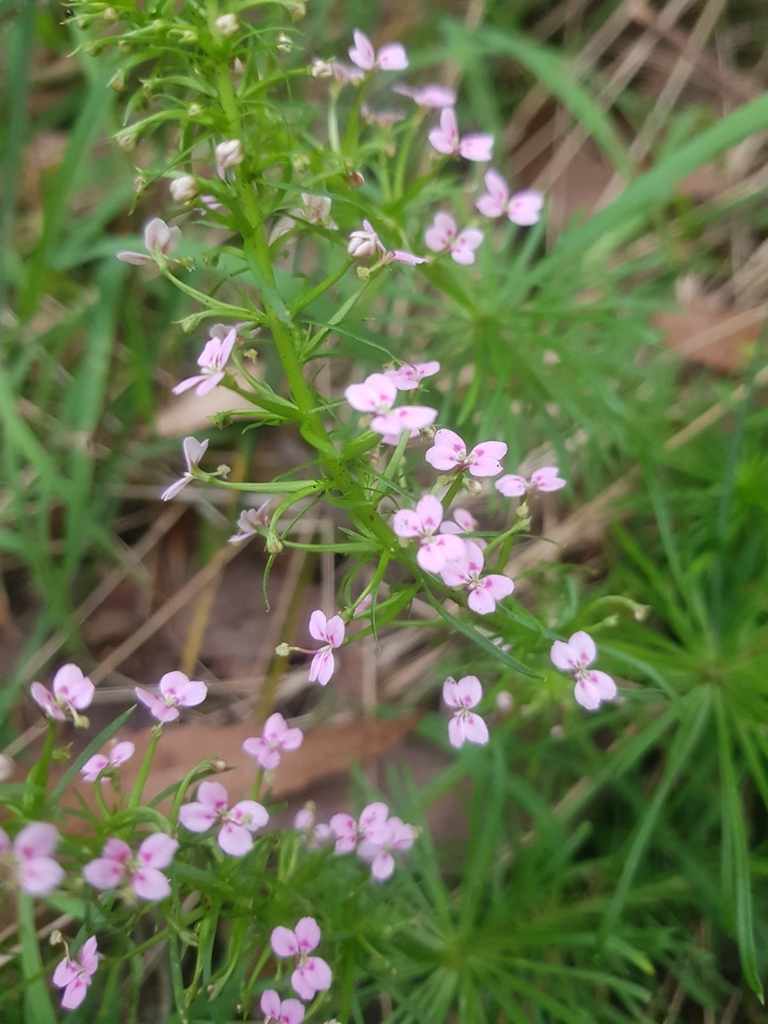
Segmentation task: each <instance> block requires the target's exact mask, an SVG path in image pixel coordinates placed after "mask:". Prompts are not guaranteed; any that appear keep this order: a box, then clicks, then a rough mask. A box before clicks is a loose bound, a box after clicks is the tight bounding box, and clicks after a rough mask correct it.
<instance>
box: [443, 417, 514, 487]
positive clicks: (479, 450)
mask: <svg viewBox="0 0 768 1024" xmlns="http://www.w3.org/2000/svg"><path fill="white" fill-rule="evenodd" d="M506 454H507V446H506V445H505V444H504V442H503V441H482V442H481V443H480V444H477V445H475V447H474V448H473V449H472V451H471V452H470V453H469V454H467V446H466V445H465V444H464V442H463V441H462V439H461V438H460V437H459V435H458V434H454V432H453V431H452V430H445V429H443V430H438V432H437V433H436V434H435V444H434V447H432V448H429V449H428V450H427V452H425V454H424V458H425V459H426V460H427V462H428V463H429V464H430V466H434V468H435V469H438V470H440V472H441V473H450V472H454V471H458V472H460V473H461V472H464V471H465V470H468V471H469V473H470V474H471V475H472V476H476V477H483V476H496V474H497V473H500V472H501V463H500V462H499V459H503V458H504V456H505V455H506Z"/></svg>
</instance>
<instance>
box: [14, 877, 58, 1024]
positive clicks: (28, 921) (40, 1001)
mask: <svg viewBox="0 0 768 1024" xmlns="http://www.w3.org/2000/svg"><path fill="white" fill-rule="evenodd" d="M34 908H35V905H34V901H33V900H32V897H31V896H26V895H25V894H24V893H20V894H19V939H20V940H21V966H22V971H23V972H24V981H25V983H26V985H25V988H24V1024H56V1011H55V1010H54V1008H53V1003H52V1002H51V996H50V993H49V992H48V982H47V979H46V977H45V971H44V969H43V961H42V958H41V956H40V946H39V945H38V942H37V932H36V930H35V909H34Z"/></svg>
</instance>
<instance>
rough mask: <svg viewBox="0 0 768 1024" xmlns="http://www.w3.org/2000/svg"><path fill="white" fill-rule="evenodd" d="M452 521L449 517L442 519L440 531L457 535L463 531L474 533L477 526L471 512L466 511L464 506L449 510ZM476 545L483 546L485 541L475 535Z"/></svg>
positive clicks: (463, 532) (460, 534)
mask: <svg viewBox="0 0 768 1024" xmlns="http://www.w3.org/2000/svg"><path fill="white" fill-rule="evenodd" d="M451 516H452V517H453V522H451V520H450V519H445V520H443V522H442V523H440V533H455V534H456V535H457V536H459V537H460V536H462V535H463V534H465V533H474V532H475V530H476V529H477V528H478V525H479V524H478V522H477V520H476V519H475V517H474V516H473V515H472V513H471V512H467V510H466V509H465V508H455V509H453V511H452V512H451ZM474 543H475V544H477V546H478V547H480V548H484V547H485V546H486V543H485V541H484V540H482V539H481V538H480V537H477V538H476V539H475V541H474Z"/></svg>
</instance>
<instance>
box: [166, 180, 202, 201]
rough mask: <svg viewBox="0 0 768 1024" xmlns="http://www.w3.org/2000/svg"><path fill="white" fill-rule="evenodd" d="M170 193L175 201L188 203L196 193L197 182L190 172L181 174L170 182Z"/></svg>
mask: <svg viewBox="0 0 768 1024" xmlns="http://www.w3.org/2000/svg"><path fill="white" fill-rule="evenodd" d="M170 189H171V195H172V196H173V198H174V199H175V200H176V202H177V203H188V202H189V201H190V199H194V198H195V196H196V195H197V182H196V181H195V179H194V178H193V177H192V175H191V174H182V175H181V177H180V178H174V179H173V181H172V182H171V184H170Z"/></svg>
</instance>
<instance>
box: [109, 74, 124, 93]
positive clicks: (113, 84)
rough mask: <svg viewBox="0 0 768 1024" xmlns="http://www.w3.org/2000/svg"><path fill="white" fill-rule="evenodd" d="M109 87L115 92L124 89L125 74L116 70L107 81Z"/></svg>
mask: <svg viewBox="0 0 768 1024" xmlns="http://www.w3.org/2000/svg"><path fill="white" fill-rule="evenodd" d="M109 87H110V89H114V90H115V92H122V91H123V89H125V75H124V74H123V72H122V71H118V72H117V74H115V75H113V76H112V78H111V79H110V81H109Z"/></svg>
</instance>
